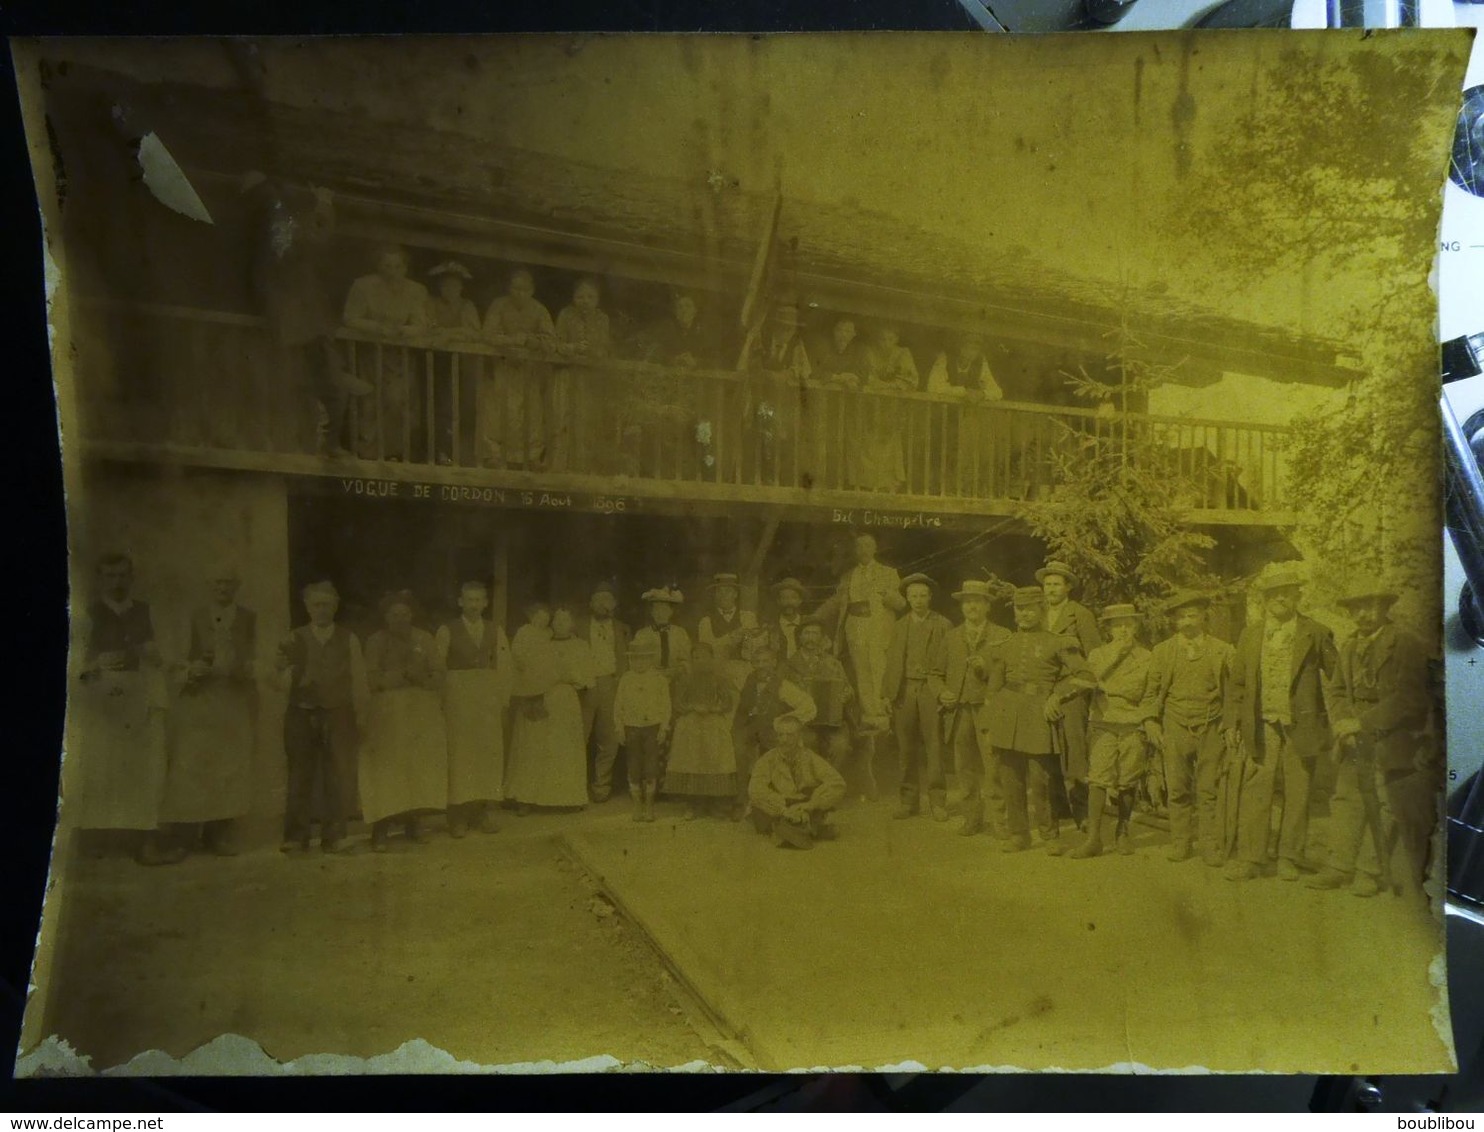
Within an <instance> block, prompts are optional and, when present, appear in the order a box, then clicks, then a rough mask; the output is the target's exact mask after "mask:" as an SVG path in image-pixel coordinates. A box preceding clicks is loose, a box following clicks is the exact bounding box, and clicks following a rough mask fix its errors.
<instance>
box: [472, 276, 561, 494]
mask: <svg viewBox="0 0 1484 1132" xmlns="http://www.w3.org/2000/svg"><path fill="white" fill-rule="evenodd" d="M484 336H485V339H486V340H487V341H488V342H489V343H490V344H491V345H492V346H494V347H496V349H497V350H498V351H500V353H499V354H498V356H496V358H495V359H494V365H493V366H492V367H491V369H492V375H491V378H490V380H489V381H487V382H485V383H482V385H481V395H480V397H479V398H478V399H477V405H476V410H475V418H476V424H475V428H476V430H477V433H478V437H479V441H478V443H479V446H480V454H481V455H480V460H481V463H483V465H484V466H485V467H487V468H498V467H501V466H502V465H503V466H506V467H514V468H526V467H529V468H532V469H539V468H541V467H543V466H544V464H545V461H546V393H547V391H546V383H547V379H548V375H549V373H550V366H549V365H548V364H547V363H546V362H544V361H542V360H540V358H539V355H543V354H549V353H550V352H552V351H553V350H554V349H555V347H556V327H555V326H554V325H553V324H552V321H551V312H550V311H548V310H547V309H546V307H544V306H543V305H542V304H541V302H540V301H539V300H538V299H537V298H536V278H535V276H533V275H532V274H531V272H530V270H529V269H528V268H524V267H518V268H516V269H515V270H514V271H512V272H511V273H510V282H509V285H508V288H507V290H506V292H505V294H503V295H501V296H500V297H499V298H497V299H495V301H494V302H492V303H490V305H489V309H488V310H487V311H485V313H484ZM507 351H508V352H507ZM532 355H537V357H532Z"/></svg>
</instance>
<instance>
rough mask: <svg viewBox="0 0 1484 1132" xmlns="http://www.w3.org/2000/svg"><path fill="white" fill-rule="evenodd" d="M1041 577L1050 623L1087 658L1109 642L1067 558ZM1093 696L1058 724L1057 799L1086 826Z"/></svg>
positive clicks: (1075, 704)
mask: <svg viewBox="0 0 1484 1132" xmlns="http://www.w3.org/2000/svg"><path fill="white" fill-rule="evenodd" d="M1036 581H1037V582H1039V583H1040V584H1041V592H1042V593H1044V594H1045V595H1046V620H1045V628H1046V631H1047V632H1048V633H1058V634H1060V635H1062V636H1065V637H1067V638H1068V639H1069V640H1073V641H1076V642H1077V647H1078V648H1080V649H1081V650H1082V655H1083V656H1084V657H1087V656H1090V655H1091V654H1092V650H1093V649H1095V648H1097V647H1098V645H1100V644H1102V643H1103V635H1102V633H1101V632H1100V631H1099V629H1098V621H1097V618H1096V617H1094V616H1093V614H1092V610H1090V609H1088V608H1087V606H1085V605H1083V604H1081V603H1080V602H1076V601H1073V600H1072V597H1071V594H1072V591H1073V590H1074V589H1076V588H1077V586H1078V583H1079V581H1080V579H1078V577H1077V575H1076V574H1075V573H1074V572H1073V571H1072V568H1071V567H1070V566H1068V565H1067V564H1066V563H1065V562H1062V561H1059V560H1058V559H1055V558H1053V559H1050V560H1048V561H1047V563H1046V565H1045V566H1043V567H1041V569H1039V570H1037V571H1036ZM1087 707H1088V704H1087V696H1086V695H1085V694H1084V695H1081V696H1077V697H1074V698H1073V699H1071V700H1069V701H1068V702H1067V704H1066V709H1065V710H1064V711H1063V713H1062V717H1061V719H1059V720H1058V721H1057V722H1056V723H1055V724H1054V725H1053V727H1052V730H1053V732H1054V733H1055V735H1056V738H1057V753H1058V754H1059V755H1060V756H1061V757H1060V759H1059V760H1058V763H1057V777H1056V779H1055V780H1054V781H1053V782H1052V786H1051V800H1052V803H1053V804H1054V805H1055V806H1057V807H1058V809H1061V808H1062V807H1063V806H1065V807H1066V808H1065V809H1061V812H1062V813H1068V814H1070V816H1071V818H1072V820H1073V821H1075V822H1076V823H1077V824H1078V825H1081V824H1082V822H1083V819H1084V818H1085V817H1086V814H1087Z"/></svg>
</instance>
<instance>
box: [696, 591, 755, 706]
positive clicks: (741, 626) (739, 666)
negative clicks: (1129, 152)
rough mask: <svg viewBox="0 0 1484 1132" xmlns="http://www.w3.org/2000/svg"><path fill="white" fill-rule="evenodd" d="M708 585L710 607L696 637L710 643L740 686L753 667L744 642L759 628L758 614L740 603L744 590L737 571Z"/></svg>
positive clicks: (697, 629)
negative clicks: (745, 654)
mask: <svg viewBox="0 0 1484 1132" xmlns="http://www.w3.org/2000/svg"><path fill="white" fill-rule="evenodd" d="M706 589H707V591H708V592H709V593H710V595H711V608H710V609H709V610H707V611H706V613H705V614H704V615H703V616H702V617H701V621H700V624H699V625H697V626H696V641H697V642H698V643H702V644H707V645H710V646H711V648H712V650H713V651H714V653H715V654H716V659H717V661H718V662H719V663H720V665H721V668H722V669H723V671H725V672H726V673H727V674H728V676H730V677H731V680H732V683H733V684H734V685H735V686H736V687H738V688H741V687H742V682H743V681H744V680H746V679H747V673H748V672H749V671H751V669H752V665H751V664H750V663H749V662H748V660H747V658H746V656H744V655H743V653H744V651H745V650H744V648H743V646H744V643H745V642H746V641H747V640H748V639H749V638H750V636H751V635H752V634H753V633H755V632H756V631H757V627H758V625H757V614H755V613H753V612H752V611H751V610H746V609H741V608H739V607H738V605H737V599H738V598H739V597H740V596H741V593H742V590H741V584H740V582H739V580H738V578H737V575H736V574H717V575H715V576H714V577H713V578H712V579H711V584H710V585H709V586H707V587H706Z"/></svg>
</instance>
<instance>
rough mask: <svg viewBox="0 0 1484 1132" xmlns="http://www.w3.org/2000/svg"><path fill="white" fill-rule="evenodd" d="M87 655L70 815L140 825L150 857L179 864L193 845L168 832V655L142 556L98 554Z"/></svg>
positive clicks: (106, 824) (140, 853)
mask: <svg viewBox="0 0 1484 1132" xmlns="http://www.w3.org/2000/svg"><path fill="white" fill-rule="evenodd" d="M97 582H98V593H97V596H96V597H95V598H94V599H93V601H92V602H91V603H90V604H89V605H88V610H87V618H86V624H85V627H84V629H83V634H84V635H83V640H84V642H85V644H84V645H83V649H82V654H83V664H82V669H81V671H80V672H79V674H78V679H79V683H78V686H77V687H76V688H74V689H73V693H72V698H71V701H70V702H69V704H68V710H67V730H68V732H69V741H68V751H69V758H68V759H67V762H66V765H65V767H64V773H65V776H66V777H65V778H64V781H63V790H62V793H63V811H62V812H63V816H64V817H65V818H66V819H67V820H68V822H69V823H70V824H71V825H72V826H73V828H75V829H106V830H131V831H135V832H136V833H137V835H138V845H137V849H136V853H135V859H136V860H138V862H139V863H140V864H142V865H166V864H175V863H176V862H178V861H180V860H182V859H183V858H184V857H185V850H183V849H182V848H180V846H178V845H169V844H167V842H166V840H165V838H164V837H163V836H162V834H161V831H160V817H161V814H160V807H161V803H162V801H163V797H164V790H165V776H166V765H167V755H166V747H165V724H164V709H165V684H164V660H163V658H162V657H161V655H160V650H159V646H158V645H157V644H156V643H155V629H154V620H153V618H152V616H151V614H150V609H149V606H148V605H147V604H145V603H144V602H142V601H139V600H137V599H135V597H134V564H133V561H132V560H131V559H130V558H129V557H128V556H127V555H123V554H109V555H105V556H104V557H103V558H101V559H100V560H99V562H98V572H97Z"/></svg>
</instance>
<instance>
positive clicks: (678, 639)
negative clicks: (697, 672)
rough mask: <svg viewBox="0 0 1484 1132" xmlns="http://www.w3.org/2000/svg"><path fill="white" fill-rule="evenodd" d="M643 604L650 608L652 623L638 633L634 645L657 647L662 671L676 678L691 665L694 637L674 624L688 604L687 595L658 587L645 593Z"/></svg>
mask: <svg viewBox="0 0 1484 1132" xmlns="http://www.w3.org/2000/svg"><path fill="white" fill-rule="evenodd" d="M639 600H640V601H642V602H643V603H644V604H645V605H646V606H648V607H649V622H648V624H646V625H644V626H642V627H641V628H639V629H637V630H635V632H634V643H635V644H636V645H638V644H643V645H653V646H654V647H655V649H656V650H657V655H658V657H659V668H660V671H661V672H664V673H665V674H666V675H673V674H674V672H675V671H676V670H677V669H680V668H683V667H684V666H685V665H686V664H687V663H689V661H690V634H689V633H687V632H686V631H685V630H684V629H683V628H682V627H681V626H679V625H675V624H673V623H672V622H673V620H674V617H675V611H676V610H677V609H678V608H680V606H681V605H683V604H684V603H685V595H684V594H682V593H681V592H680V590H679V589H677V588H676V587H675V586H655V587H654V588H653V589H648V590H645V591H644V593H643V594H641V595H640V597H639Z"/></svg>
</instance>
